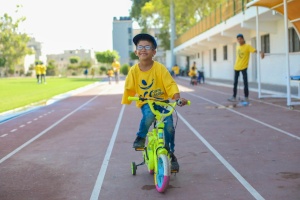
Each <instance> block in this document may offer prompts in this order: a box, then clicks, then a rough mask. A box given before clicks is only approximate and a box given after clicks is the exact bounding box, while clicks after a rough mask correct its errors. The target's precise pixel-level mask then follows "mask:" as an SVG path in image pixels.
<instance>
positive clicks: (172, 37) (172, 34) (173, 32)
mask: <svg viewBox="0 0 300 200" xmlns="http://www.w3.org/2000/svg"><path fill="white" fill-rule="evenodd" d="M170 27H171V32H170V51H171V67H173V66H174V65H175V55H174V47H175V37H176V28H175V16H174V0H170Z"/></svg>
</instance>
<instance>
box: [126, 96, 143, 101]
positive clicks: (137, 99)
mask: <svg viewBox="0 0 300 200" xmlns="http://www.w3.org/2000/svg"><path fill="white" fill-rule="evenodd" d="M128 100H129V101H139V100H140V98H139V97H128Z"/></svg>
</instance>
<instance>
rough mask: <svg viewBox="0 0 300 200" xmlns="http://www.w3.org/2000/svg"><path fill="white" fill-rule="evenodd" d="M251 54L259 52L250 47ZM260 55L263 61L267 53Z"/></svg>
mask: <svg viewBox="0 0 300 200" xmlns="http://www.w3.org/2000/svg"><path fill="white" fill-rule="evenodd" d="M250 52H251V53H257V50H256V49H255V48H253V47H252V46H250ZM259 53H260V57H261V58H262V59H264V57H265V53H264V52H262V51H260V52H259Z"/></svg>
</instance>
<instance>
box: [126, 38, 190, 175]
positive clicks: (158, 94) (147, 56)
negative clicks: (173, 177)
mask: <svg viewBox="0 0 300 200" xmlns="http://www.w3.org/2000/svg"><path fill="white" fill-rule="evenodd" d="M133 43H134V44H135V46H136V50H135V55H136V56H138V57H139V63H137V64H135V65H134V66H133V67H131V69H130V71H129V73H128V75H127V77H126V81H125V88H124V94H123V98H122V104H131V101H129V100H128V97H129V96H135V95H136V94H137V95H138V96H140V97H144V98H149V97H150V98H156V99H159V100H162V101H168V99H170V98H171V99H174V100H176V101H177V102H180V106H183V105H186V104H187V100H186V99H184V98H180V93H179V89H178V86H177V84H176V82H175V81H174V79H173V78H172V76H171V74H170V72H169V71H168V70H167V68H166V67H165V66H164V65H162V64H161V63H159V62H156V61H153V59H152V58H153V57H154V56H155V54H156V48H157V43H156V41H155V39H154V37H153V36H151V35H149V34H144V33H142V34H138V35H136V36H135V37H134V38H133ZM136 106H137V107H138V108H141V111H142V114H143V117H142V119H141V122H140V128H139V131H138V132H137V137H136V139H135V141H134V143H133V148H143V147H144V146H145V138H146V135H147V133H148V130H149V128H150V126H151V125H152V123H153V122H154V121H155V116H154V114H153V113H152V112H151V110H150V107H149V105H148V104H147V103H146V102H141V101H138V102H137V103H136ZM156 109H157V110H159V111H161V112H162V111H165V112H167V111H166V110H165V108H163V107H161V106H157V105H156ZM164 132H165V145H166V147H167V148H168V149H169V150H170V155H171V168H172V169H175V170H179V164H178V162H177V159H176V157H175V155H174V146H175V143H174V140H175V129H174V125H173V117H172V115H171V116H169V117H166V118H165V129H164Z"/></svg>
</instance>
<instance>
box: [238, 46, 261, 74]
mask: <svg viewBox="0 0 300 200" xmlns="http://www.w3.org/2000/svg"><path fill="white" fill-rule="evenodd" d="M255 51H256V49H254V48H253V47H252V46H251V45H249V44H244V45H241V46H240V45H239V46H237V47H236V62H235V65H234V70H237V71H241V70H244V69H246V68H247V67H248V63H249V58H250V53H253V52H255Z"/></svg>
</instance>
